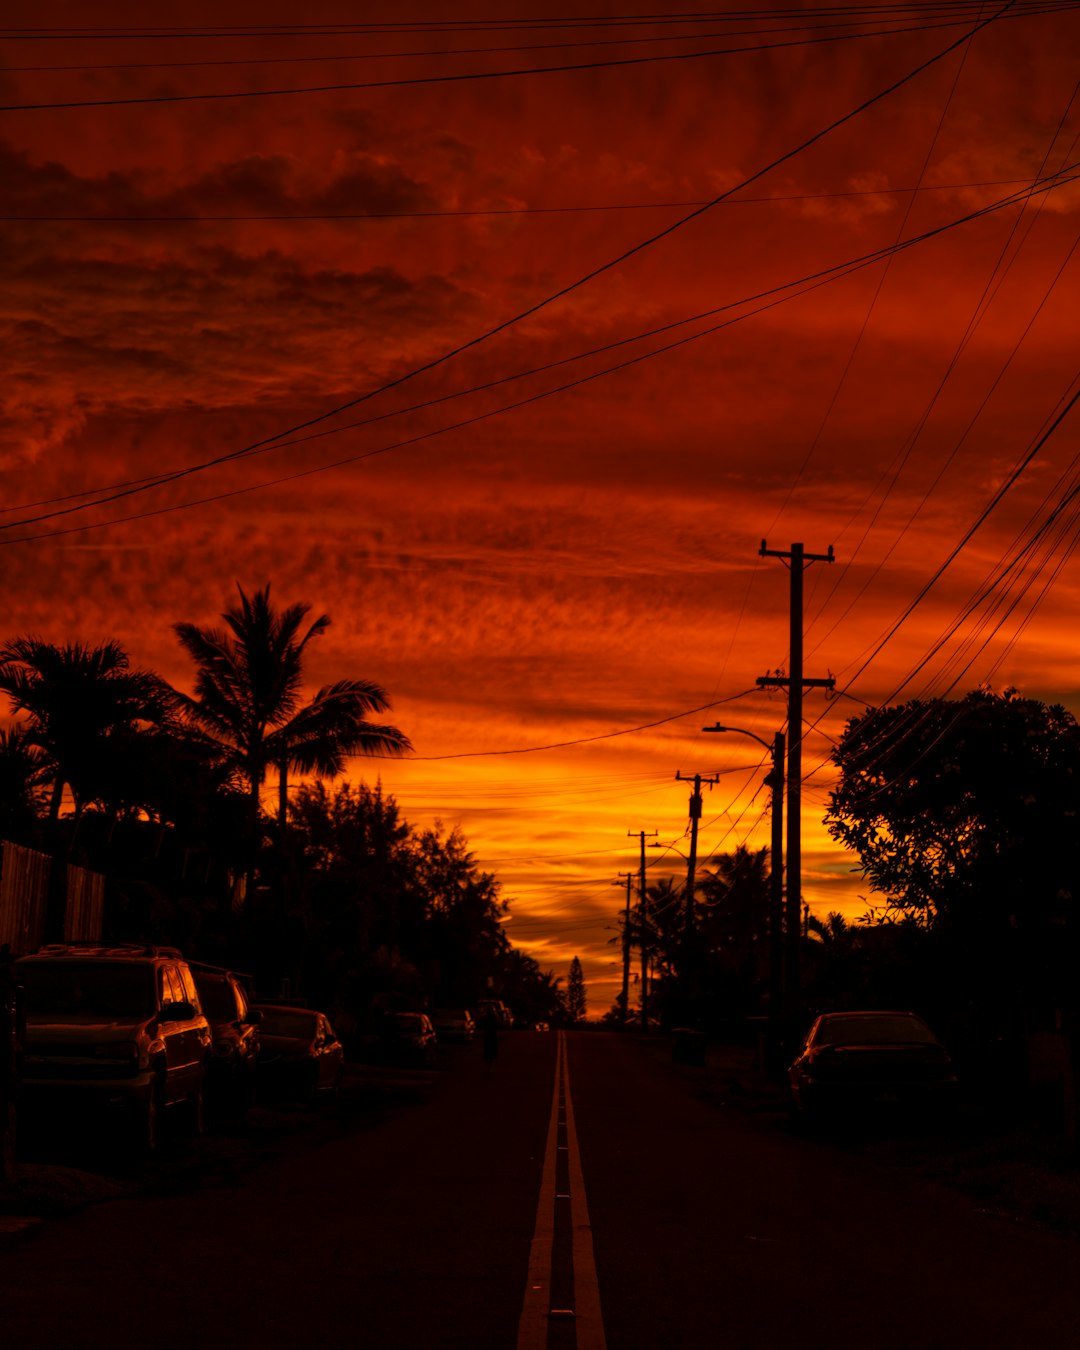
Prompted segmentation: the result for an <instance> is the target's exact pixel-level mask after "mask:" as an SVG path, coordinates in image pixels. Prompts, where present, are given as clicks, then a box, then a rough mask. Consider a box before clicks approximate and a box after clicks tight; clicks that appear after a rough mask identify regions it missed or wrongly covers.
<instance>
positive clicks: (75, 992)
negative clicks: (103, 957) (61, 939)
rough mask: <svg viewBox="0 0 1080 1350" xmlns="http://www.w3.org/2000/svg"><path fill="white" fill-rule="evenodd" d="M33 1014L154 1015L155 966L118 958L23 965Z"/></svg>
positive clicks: (27, 1004) (27, 1001)
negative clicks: (125, 962) (133, 963)
mask: <svg viewBox="0 0 1080 1350" xmlns="http://www.w3.org/2000/svg"><path fill="white" fill-rule="evenodd" d="M22 978H23V982H24V984H25V986H26V1011H27V1013H29V1014H30V1015H31V1016H37V1017H41V1016H50V1015H52V1016H61V1017H72V1016H91V1017H152V1016H153V1014H154V1012H155V1011H156V1005H155V999H154V976H153V970H152V969H151V967H150V966H147V965H123V964H121V963H120V962H118V961H101V962H92V961H63V962H57V963H56V964H55V965H54V964H53V963H52V962H50V963H49V964H47V965H46V964H45V963H41V964H40V965H39V964H33V965H26V966H23V967H22Z"/></svg>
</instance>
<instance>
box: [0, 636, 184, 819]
mask: <svg viewBox="0 0 1080 1350" xmlns="http://www.w3.org/2000/svg"><path fill="white" fill-rule="evenodd" d="M0 690H3V692H4V693H6V694H7V696H8V698H9V699H10V701H11V705H12V707H13V709H14V710H15V712H16V713H21V714H23V715H24V716H25V718H26V721H25V723H24V726H23V731H22V745H23V747H24V748H25V749H30V748H33V749H35V750H36V751H37V752H38V755H39V758H38V761H37V764H38V767H37V770H36V775H37V777H38V779H39V780H40V781H45V782H48V783H50V784H51V787H52V792H51V797H50V801H49V818H50V820H51V821H53V822H55V821H56V820H57V819H58V818H59V815H60V807H61V804H62V802H63V797H64V789H65V788H67V789H69V790H70V792H71V795H72V799H73V801H74V805H75V815H76V817H78V816H79V815H80V814H81V812H82V810H83V809H84V808H85V806H86V805H87V803H88V802H90V801H92V800H94V798H95V797H98V796H108V795H109V788H110V774H111V771H112V769H113V767H114V765H115V763H116V759H117V757H118V753H119V750H120V747H122V746H126V745H128V744H130V742H131V741H132V739H133V738H135V737H137V736H138V735H140V734H141V733H143V732H145V731H147V730H148V729H149V728H151V727H154V726H161V725H163V724H165V723H166V722H167V720H168V716H169V711H170V707H171V695H170V691H169V689H168V687H167V686H166V685H165V684H164V682H163V681H162V680H161V679H159V678H158V676H156V675H152V674H149V673H147V672H144V671H138V670H132V669H131V664H130V661H129V659H128V656H127V653H126V652H125V651H124V649H123V648H122V647H121V646H120V644H119V643H118V642H114V641H109V642H104V643H101V644H100V645H98V646H96V647H88V646H84V645H83V644H82V643H68V644H65V645H64V646H57V645H55V644H54V643H51V642H45V641H44V640H43V639H41V638H38V637H22V638H16V639H15V640H14V641H12V642H9V643H7V644H6V645H5V646H4V647H3V648H2V649H0ZM112 785H113V786H114V785H115V780H112Z"/></svg>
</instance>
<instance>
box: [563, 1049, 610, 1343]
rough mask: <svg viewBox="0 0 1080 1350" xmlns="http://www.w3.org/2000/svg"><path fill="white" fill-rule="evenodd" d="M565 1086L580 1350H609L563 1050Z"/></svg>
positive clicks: (575, 1303) (575, 1307) (568, 1067)
mask: <svg viewBox="0 0 1080 1350" xmlns="http://www.w3.org/2000/svg"><path fill="white" fill-rule="evenodd" d="M562 1072H563V1086H564V1088H565V1096H566V1144H567V1148H568V1150H569V1151H568V1154H567V1157H568V1161H569V1164H570V1225H571V1228H572V1230H573V1235H574V1236H573V1243H574V1245H573V1257H574V1311H575V1312H576V1313H577V1319H576V1320H575V1323H574V1326H575V1329H576V1331H577V1350H606V1346H607V1341H606V1340H605V1338H604V1318H603V1314H602V1312H601V1309H600V1285H599V1282H598V1281H597V1278H596V1257H595V1254H594V1252H593V1240H592V1225H591V1224H590V1222H589V1206H588V1203H587V1202H586V1199H585V1176H584V1173H583V1172H582V1170H581V1153H580V1151H579V1149H578V1138H577V1129H576V1127H575V1125H574V1103H573V1101H572V1100H571V1097H570V1065H569V1061H568V1059H567V1055H566V1049H565V1046H564V1047H563V1063H562Z"/></svg>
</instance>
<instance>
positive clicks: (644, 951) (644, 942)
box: [626, 830, 659, 1031]
mask: <svg viewBox="0 0 1080 1350" xmlns="http://www.w3.org/2000/svg"><path fill="white" fill-rule="evenodd" d="M635 833H636V836H637V837H638V838H639V839H640V840H641V867H640V872H639V876H640V883H639V887H638V919H639V921H640V923H641V1029H642V1031H647V1030H648V1029H649V942H648V935H649V926H648V901H647V900H646V898H645V840H646V839H647V838H649V837H650V836H649V835H647V834H646V832H645V831H644V830H637V831H636V832H635V831H634V830H627V831H626V834H627V838H630V839H633V838H634V837H635ZM658 833H659V831H657V830H653V832H652V834H653V836H655V835H656V834H658Z"/></svg>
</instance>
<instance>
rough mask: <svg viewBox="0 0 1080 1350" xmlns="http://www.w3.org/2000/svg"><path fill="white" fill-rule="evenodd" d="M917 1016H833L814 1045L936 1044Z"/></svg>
mask: <svg viewBox="0 0 1080 1350" xmlns="http://www.w3.org/2000/svg"><path fill="white" fill-rule="evenodd" d="M937 1043H938V1041H937V1037H936V1036H935V1035H934V1033H933V1032H932V1031H931V1030H930V1028H929V1027H928V1026H927V1025H926V1023H925V1022H920V1021H919V1019H918V1018H917V1017H889V1016H881V1017H872V1016H868V1015H867V1016H861V1017H860V1016H852V1017H830V1018H827V1019H826V1020H825V1021H824V1022H822V1024H821V1025H820V1026H819V1027H818V1029H817V1032H816V1033H815V1035H814V1044H815V1045H901V1044H906V1045H913V1044H914V1045H937Z"/></svg>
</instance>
